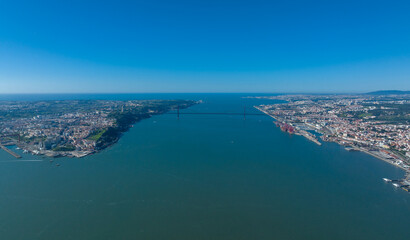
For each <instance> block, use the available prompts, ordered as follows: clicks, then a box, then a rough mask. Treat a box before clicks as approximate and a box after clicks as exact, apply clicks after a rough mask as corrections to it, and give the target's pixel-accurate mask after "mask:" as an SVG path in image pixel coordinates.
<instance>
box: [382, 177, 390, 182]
mask: <svg viewBox="0 0 410 240" xmlns="http://www.w3.org/2000/svg"><path fill="white" fill-rule="evenodd" d="M383 180H384V181H385V182H391V180H390V179H388V178H383Z"/></svg>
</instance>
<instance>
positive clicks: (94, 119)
mask: <svg viewBox="0 0 410 240" xmlns="http://www.w3.org/2000/svg"><path fill="white" fill-rule="evenodd" d="M194 104H196V102H195V101H191V100H130V101H115V100H64V101H36V102H29V101H27V102H21V101H2V102H0V145H1V146H2V148H3V149H6V147H4V146H7V145H16V146H17V147H18V148H21V149H23V151H24V152H25V153H32V154H36V155H46V156H49V157H62V156H67V157H84V156H86V155H89V154H92V153H96V152H98V151H101V150H102V149H104V148H106V147H108V146H110V145H112V144H114V143H115V142H117V141H118V139H119V138H120V137H121V135H122V133H124V132H126V131H127V130H128V129H129V128H130V127H131V126H132V125H133V124H134V123H136V122H138V121H140V120H142V119H146V118H149V117H151V116H153V115H158V114H163V113H166V112H168V111H171V110H176V109H184V108H188V107H190V106H192V105H194ZM6 150H7V149H6ZM9 153H13V152H10V151H9ZM13 156H16V157H17V156H18V155H13Z"/></svg>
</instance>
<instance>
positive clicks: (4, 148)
mask: <svg viewBox="0 0 410 240" xmlns="http://www.w3.org/2000/svg"><path fill="white" fill-rule="evenodd" d="M0 148H2V149H3V150H4V151H6V152H8V153H10V154H11V155H12V156H13V157H15V158H21V156H20V155H18V154H17V153H15V152H13V151H11V150H10V149H8V148H7V147H5V146H3V145H2V144H0Z"/></svg>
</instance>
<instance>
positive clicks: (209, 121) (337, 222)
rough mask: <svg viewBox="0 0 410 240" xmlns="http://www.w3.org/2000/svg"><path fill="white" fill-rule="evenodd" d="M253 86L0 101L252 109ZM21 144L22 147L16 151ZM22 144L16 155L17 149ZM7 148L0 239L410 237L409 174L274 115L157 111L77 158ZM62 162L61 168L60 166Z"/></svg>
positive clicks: (1, 161)
mask: <svg viewBox="0 0 410 240" xmlns="http://www.w3.org/2000/svg"><path fill="white" fill-rule="evenodd" d="M247 95H250V94H122V95H110V94H94V95H86V94H80V95H23V96H22V95H0V100H47V99H90V98H91V99H121V100H125V99H159V98H160V99H173V98H178V99H194V100H200V99H202V100H204V103H203V104H200V105H196V106H194V107H192V108H189V109H186V110H184V111H187V112H242V111H243V107H244V106H246V107H247V111H248V112H251V111H254V112H256V111H255V110H251V106H253V105H256V104H262V103H272V102H273V101H269V100H257V99H243V98H241V97H242V96H247ZM16 151H17V152H19V151H18V150H16ZM19 153H21V152H19ZM22 160H43V161H40V162H21V161H16V159H14V158H13V157H12V156H10V155H9V154H7V153H5V152H4V151H0V191H1V195H0V213H1V214H0V239H63V240H65V239H178V240H181V239H409V236H410V228H409V226H410V194H408V193H406V192H405V191H403V190H400V189H395V188H394V187H393V186H392V185H391V184H386V183H384V182H383V181H382V178H383V177H388V178H400V177H401V176H403V171H402V170H400V169H398V168H396V167H394V166H391V165H389V164H387V163H385V162H383V161H380V160H378V159H375V158H373V157H371V156H368V155H366V154H364V153H361V152H347V151H346V150H344V148H343V147H341V146H338V145H337V144H334V143H324V144H323V145H322V146H318V145H316V144H314V143H312V142H310V141H308V140H306V139H305V138H303V137H301V136H291V135H288V134H287V133H284V132H281V131H280V130H279V129H278V128H277V127H275V125H274V124H273V123H272V119H271V118H270V117H267V116H247V117H246V120H244V119H243V116H226V115H225V116H223V115H181V117H180V119H179V120H178V119H177V118H176V116H175V115H166V114H165V115H160V116H155V117H153V118H150V119H147V120H144V121H142V122H140V123H138V124H135V126H134V127H133V128H132V129H130V131H129V132H127V133H125V134H124V136H123V137H122V138H121V139H120V141H119V142H118V143H117V144H115V145H114V146H112V147H110V148H107V149H105V150H104V151H102V152H101V153H98V154H95V155H91V156H88V157H85V158H82V159H69V158H60V159H56V160H55V162H54V163H50V162H49V161H48V160H49V159H48V158H43V157H39V156H31V155H23V159H22ZM56 162H57V163H59V164H61V166H60V167H56V166H55V163H56Z"/></svg>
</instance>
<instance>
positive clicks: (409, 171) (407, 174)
mask: <svg viewBox="0 0 410 240" xmlns="http://www.w3.org/2000/svg"><path fill="white" fill-rule="evenodd" d="M254 107H255V108H256V109H258V110H259V111H261V112H263V113H264V114H266V115H268V116H269V117H271V118H273V119H274V120H276V121H280V120H278V119H277V118H275V117H274V116H272V115H270V114H269V113H268V112H267V111H265V110H263V109H261V108H259V107H258V106H254ZM315 131H316V130H315ZM297 135H301V136H304V135H303V134H297ZM304 137H305V138H307V139H308V140H311V139H309V138H308V137H306V136H304ZM311 141H312V142H315V141H313V140H311ZM332 142H335V143H337V144H338V145H340V146H343V144H341V143H339V142H337V141H332ZM315 143H316V142H315ZM320 145H321V144H320ZM350 147H351V148H353V149H354V150H356V151H360V152H363V153H366V154H368V155H370V156H372V157H375V158H377V159H379V160H382V161H384V162H386V163H389V164H390V165H392V166H395V167H397V168H400V169H401V170H403V171H404V177H403V178H402V179H401V180H402V181H405V180H410V168H404V167H402V166H400V165H397V164H395V163H394V162H392V161H391V160H389V159H386V158H383V157H382V156H379V155H377V154H375V153H372V152H370V151H368V150H367V149H364V148H361V147H357V146H352V145H351V146H350Z"/></svg>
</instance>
